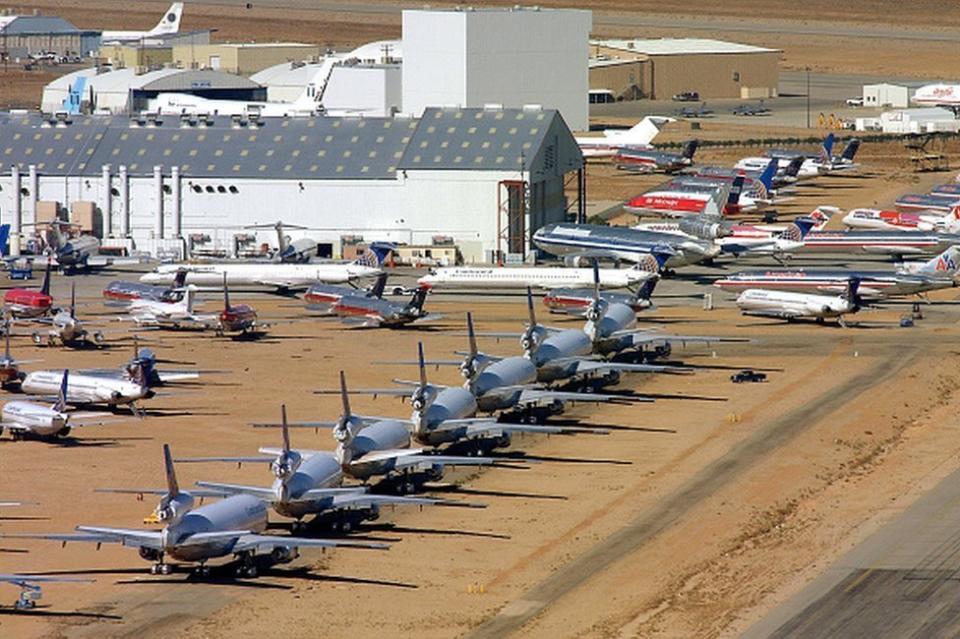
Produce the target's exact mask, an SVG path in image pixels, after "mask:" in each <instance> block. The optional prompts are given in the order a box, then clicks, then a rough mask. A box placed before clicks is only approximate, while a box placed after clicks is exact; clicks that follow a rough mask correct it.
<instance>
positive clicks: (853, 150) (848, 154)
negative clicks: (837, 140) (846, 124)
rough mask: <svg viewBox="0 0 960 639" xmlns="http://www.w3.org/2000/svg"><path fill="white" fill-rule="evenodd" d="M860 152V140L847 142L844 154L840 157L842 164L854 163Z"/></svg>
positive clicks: (855, 139)
mask: <svg viewBox="0 0 960 639" xmlns="http://www.w3.org/2000/svg"><path fill="white" fill-rule="evenodd" d="M859 150H860V138H853V139H851V140H850V141H849V142H847V146H846V148H845V149H844V150H843V153H842V154H841V155H840V161H841V162H853V158H854V157H855V156H856V155H857V151H859Z"/></svg>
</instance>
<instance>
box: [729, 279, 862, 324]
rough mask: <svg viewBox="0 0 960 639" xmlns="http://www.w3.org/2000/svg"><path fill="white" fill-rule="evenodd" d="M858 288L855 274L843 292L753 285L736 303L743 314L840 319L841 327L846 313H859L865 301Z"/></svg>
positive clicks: (822, 319)
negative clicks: (814, 291) (824, 293)
mask: <svg viewBox="0 0 960 639" xmlns="http://www.w3.org/2000/svg"><path fill="white" fill-rule="evenodd" d="M859 288H860V280H859V279H857V278H855V277H851V278H850V279H849V280H847V290H846V291H844V292H843V293H841V294H840V295H817V294H812V293H794V292H791V291H774V290H768V289H762V288H750V289H747V290H745V291H744V292H743V293H741V294H740V297H738V298H737V306H738V307H739V308H740V310H741V311H742V312H743V314H744V315H758V316H761V317H777V318H780V319H785V320H787V321H791V320H795V319H815V320H816V321H817V322H818V323H823V321H824V320H825V319H828V318H837V320H838V321H839V322H840V325H841V326H846V324H845V322H844V320H843V316H844V315H847V314H849V313H856V312H857V311H859V310H860V309H861V308H862V306H863V300H862V299H861V298H860V296H859V295H858V294H857V292H858V290H859Z"/></svg>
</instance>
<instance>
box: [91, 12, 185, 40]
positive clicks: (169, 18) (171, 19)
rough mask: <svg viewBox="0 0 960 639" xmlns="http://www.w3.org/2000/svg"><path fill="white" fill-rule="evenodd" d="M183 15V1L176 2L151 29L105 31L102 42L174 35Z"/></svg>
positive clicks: (101, 38) (101, 35)
mask: <svg viewBox="0 0 960 639" xmlns="http://www.w3.org/2000/svg"><path fill="white" fill-rule="evenodd" d="M182 15H183V3H182V2H174V3H173V4H171V5H170V8H169V9H167V12H166V13H165V14H164V16H163V18H161V19H160V22H158V23H157V26H155V27H154V28H152V29H150V30H149V31H103V32H102V33H101V34H100V41H101V42H107V43H109V42H134V41H137V40H146V39H149V38H151V37H156V36H165V35H172V34H174V33H177V32H178V31H179V30H180V17H181V16H182Z"/></svg>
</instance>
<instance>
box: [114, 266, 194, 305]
mask: <svg viewBox="0 0 960 639" xmlns="http://www.w3.org/2000/svg"><path fill="white" fill-rule="evenodd" d="M186 279H187V271H186V269H180V270H178V271H176V272H175V274H174V278H173V284H172V285H171V286H153V285H150V284H141V283H140V282H127V281H123V280H114V281H113V282H110V283H109V284H108V285H107V287H106V288H105V289H103V296H104V297H105V298H107V299H108V300H111V302H121V303H123V304H124V305H126V302H128V301H130V300H139V299H143V300H154V301H157V302H179V301H180V300H181V299H182V298H183V293H184V290H185V289H184V286H185V284H186ZM111 302H108V304H109V303H111Z"/></svg>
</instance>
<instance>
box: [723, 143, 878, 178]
mask: <svg viewBox="0 0 960 639" xmlns="http://www.w3.org/2000/svg"><path fill="white" fill-rule="evenodd" d="M834 140H835V136H834V134H833V133H829V134H827V137H826V138H825V139H824V141H823V144H822V145H821V147H820V151H819V152H818V153H815V154H810V153H805V152H803V151H788V150H783V149H770V150H769V151H767V154H766V155H764V156H762V157H747V158H743V159H742V160H740V161H739V162H737V163H736V165H734V166H735V168H738V169H746V170H762V169H763V168H764V167H765V166H766V165H767V163H768V162H769V161H770V159H771V158H773V159H775V160H777V163H778V164H777V166H778V171H780V170H784V169H786V167H787V166H789V164H790V163H791V162H793V161H794V160H796V159H797V158H803V162H802V164H801V165H800V169H799V171H798V172H797V179H799V180H805V179H809V178H813V177H816V176H818V175H824V174H829V173H837V172H841V171H848V170H851V169H855V168H857V167H858V166H859V165H858V164H856V163H855V162H854V161H853V160H854V157H855V156H856V154H857V151H858V150H859V149H860V140H859V139H857V138H853V139H851V140H850V141H849V142H848V143H847V146H846V147H844V149H843V152H842V153H841V154H840V155H839V156H834V155H833V144H834Z"/></svg>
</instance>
